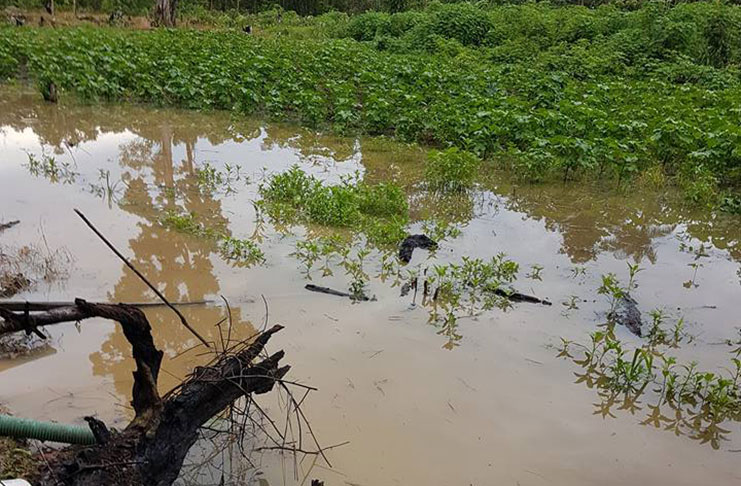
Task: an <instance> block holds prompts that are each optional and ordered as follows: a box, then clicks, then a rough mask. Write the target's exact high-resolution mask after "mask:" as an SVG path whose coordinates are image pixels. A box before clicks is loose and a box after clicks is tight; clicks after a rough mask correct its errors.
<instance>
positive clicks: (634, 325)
mask: <svg viewBox="0 0 741 486" xmlns="http://www.w3.org/2000/svg"><path fill="white" fill-rule="evenodd" d="M608 317H609V318H610V319H612V320H613V321H615V322H616V323H618V324H620V325H621V326H625V327H627V328H628V330H630V332H632V333H633V334H635V335H636V336H638V337H640V336H641V326H642V324H643V323H642V322H641V311H640V310H639V309H638V302H636V301H635V299H634V298H633V297H631V296H630V294H627V293H626V294H625V295H624V296H623V297H621V298H620V299H618V301H617V305H616V306H615V310H614V311H612V312H611V313H610V315H609V316H608Z"/></svg>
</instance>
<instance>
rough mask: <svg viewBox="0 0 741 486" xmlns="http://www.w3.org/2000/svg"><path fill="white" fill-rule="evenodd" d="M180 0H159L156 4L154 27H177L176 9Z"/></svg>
mask: <svg viewBox="0 0 741 486" xmlns="http://www.w3.org/2000/svg"><path fill="white" fill-rule="evenodd" d="M177 3H178V0H157V1H156V2H155V4H154V25H155V26H157V27H175V8H176V7H177Z"/></svg>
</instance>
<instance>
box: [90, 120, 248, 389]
mask: <svg viewBox="0 0 741 486" xmlns="http://www.w3.org/2000/svg"><path fill="white" fill-rule="evenodd" d="M159 128H160V130H159V139H158V141H157V143H155V141H154V140H141V139H137V140H135V141H133V142H130V143H128V144H126V145H125V146H124V147H122V150H121V156H120V159H119V162H120V165H121V167H122V168H123V173H122V179H123V180H124V181H125V183H126V189H125V191H124V194H123V201H124V202H122V203H121V204H120V208H121V209H122V210H124V211H126V212H128V213H131V214H134V215H136V216H139V218H140V222H139V223H137V230H138V234H137V236H136V237H135V238H133V239H131V240H129V242H128V246H129V249H130V250H131V252H130V254H133V258H131V260H132V263H133V264H134V266H135V267H136V268H137V269H138V270H139V271H140V272H141V273H142V274H144V276H145V277H146V278H147V280H149V281H150V282H152V283H153V284H154V285H156V286H157V288H158V289H159V290H160V291H161V292H162V293H163V294H164V295H165V296H166V297H167V298H168V299H170V300H171V301H173V302H197V301H202V300H205V299H207V298H209V297H213V296H216V295H218V294H219V282H218V279H217V278H216V276H215V274H214V268H213V263H212V261H211V257H212V254H213V252H214V251H215V250H216V248H215V243H214V242H213V241H211V240H207V239H203V238H196V237H190V236H187V235H183V234H180V233H177V232H175V231H173V230H169V229H167V228H165V227H164V226H162V224H160V222H159V217H160V215H161V214H162V211H163V210H165V211H174V212H176V213H178V214H182V213H185V214H192V215H194V216H195V217H196V219H197V220H198V221H199V222H200V223H202V224H204V225H206V226H207V227H218V228H220V229H221V231H222V232H224V233H225V234H226V235H227V236H228V235H230V234H231V233H229V230H228V228H227V224H228V220H227V218H226V217H225V216H224V215H223V210H222V204H221V201H219V200H218V199H215V198H214V197H213V195H212V194H210V193H205V192H203V191H200V190H199V188H198V186H197V184H195V179H194V177H193V176H194V174H195V173H194V170H195V168H194V167H195V160H194V155H193V153H194V152H193V144H194V142H195V138H194V137H195V135H192V136H188V135H187V134H185V135H184V134H181V137H185V141H184V143H185V145H186V158H185V159H184V160H182V161H180V162H178V163H176V162H175V161H174V160H173V144H174V138H175V137H174V130H173V127H172V126H171V125H169V124H168V123H162V124H161V125H160V127H159ZM188 139H190V141H189V142H188ZM181 140H182V138H181ZM188 147H190V148H188ZM109 300H110V301H111V302H147V301H152V300H155V299H154V296H153V295H152V292H151V291H150V290H149V289H148V288H147V287H146V285H145V284H144V283H143V282H142V281H141V280H140V279H139V278H138V277H137V276H136V275H134V274H133V273H132V272H130V271H128V269H127V268H126V267H123V268H122V276H121V278H120V280H119V281H118V282H117V283H116V284H115V286H114V289H113V291H112V292H110V294H109ZM240 314H241V313H240V309H239V308H236V309H234V310H233V314H232V319H233V321H234V322H236V323H238V324H239V326H238V328H239V329H238V330H237V331H235V334H234V336H235V337H236V338H238V337H240V336H247V335H251V334H252V333H253V332H254V329H253V328H252V326H251V325H250V324H249V323H244V322H241V321H242V319H241V315H240ZM147 315H148V318H149V320H150V322H151V324H152V328H153V329H154V333H155V338H156V344H157V346H158V347H159V348H160V349H162V350H163V351H164V352H165V356H166V357H171V358H172V357H175V356H177V355H179V354H180V353H182V352H183V351H185V350H186V349H188V348H190V347H192V346H193V345H194V344H195V343H194V340H193V336H192V335H191V334H190V333H189V331H188V330H187V329H185V328H184V327H183V326H180V325H179V324H178V323H177V322H176V320H175V319H174V318H173V315H172V314H171V313H170V312H169V311H168V310H167V309H160V310H152V311H149V312H148V313H147ZM188 318H189V321H190V324H191V325H192V326H193V327H194V328H196V329H197V330H198V331H199V333H200V334H201V335H203V336H204V337H205V338H206V339H207V340H209V341H216V340H218V339H220V337H219V336H218V335H217V333H218V328H217V327H215V324H216V323H218V322H219V321H221V320H222V319H223V318H224V311H223V310H222V309H221V308H218V307H202V308H198V309H190V310H189V311H188ZM129 352H130V346H129V344H128V342H127V341H126V338H125V337H124V335H123V332H122V331H121V329H120V327H118V326H117V327H116V328H115V331H114V332H113V333H112V334H110V335H109V336H108V338H107V339H106V341H105V342H104V343H103V344H102V346H101V350H100V351H98V352H95V353H93V354H92V355H91V356H90V359H91V361H92V363H93V371H94V373H95V374H99V375H113V376H114V377H116V378H117V379H116V380H115V383H116V388H117V391H118V392H119V393H120V394H121V395H123V396H125V395H126V394H127V393H128V389H129V385H130V383H129V380H128V373H129V372H130V366H129V363H128V362H127V360H125V359H124V358H125V357H126V356H128V354H129ZM190 365H192V362H191V361H190V360H187V359H180V360H176V361H175V362H168V361H165V363H164V364H163V369H165V370H166V371H167V372H168V374H169V375H170V376H169V377H168V376H165V375H163V377H162V378H163V379H162V380H160V386H161V387H162V389H163V390H166V389H169V388H170V387H171V382H173V380H174V379H175V377H183V376H184V375H185V374H186V373H187V371H188V367H189V366H190ZM172 375H175V376H172ZM124 377H126V378H125V379H124Z"/></svg>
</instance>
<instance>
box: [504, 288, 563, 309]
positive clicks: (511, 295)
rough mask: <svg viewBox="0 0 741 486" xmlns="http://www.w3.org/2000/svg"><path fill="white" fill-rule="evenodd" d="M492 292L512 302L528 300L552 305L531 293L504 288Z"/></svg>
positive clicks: (533, 302) (531, 302) (532, 302)
mask: <svg viewBox="0 0 741 486" xmlns="http://www.w3.org/2000/svg"><path fill="white" fill-rule="evenodd" d="M494 294H495V295H498V296H500V297H505V298H507V299H509V300H511V301H512V302H528V303H530V304H543V305H553V304H552V303H551V302H549V301H547V300H544V299H539V298H537V297H535V296H533V295H527V294H523V293H520V292H517V291H516V290H504V289H499V288H498V289H495V290H494Z"/></svg>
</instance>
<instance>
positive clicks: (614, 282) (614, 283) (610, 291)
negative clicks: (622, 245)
mask: <svg viewBox="0 0 741 486" xmlns="http://www.w3.org/2000/svg"><path fill="white" fill-rule="evenodd" d="M642 270H643V269H642V268H641V267H640V266H639V265H638V264H631V263H628V274H629V276H630V278H629V280H628V285H627V286H626V287H623V286H622V285H621V284H620V281H619V280H618V278H617V276H616V275H615V274H614V273H608V274H606V275H602V283H601V284H600V286H599V288H598V289H597V293H598V294H599V295H605V296H607V298H608V299H609V300H610V310H609V312H608V313H607V315H608V316H610V315H612V314H613V313H614V312H615V309H616V308H617V305H618V303H619V302H620V301H621V300H622V299H625V298H626V297H629V296H630V292H631V291H632V290H634V289H635V288H637V287H638V283H637V282H636V276H637V275H638V273H639V272H641V271H642Z"/></svg>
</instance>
